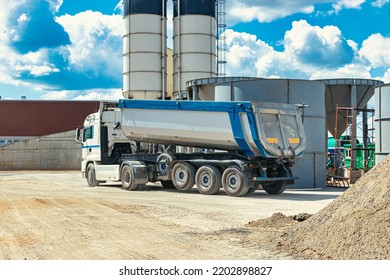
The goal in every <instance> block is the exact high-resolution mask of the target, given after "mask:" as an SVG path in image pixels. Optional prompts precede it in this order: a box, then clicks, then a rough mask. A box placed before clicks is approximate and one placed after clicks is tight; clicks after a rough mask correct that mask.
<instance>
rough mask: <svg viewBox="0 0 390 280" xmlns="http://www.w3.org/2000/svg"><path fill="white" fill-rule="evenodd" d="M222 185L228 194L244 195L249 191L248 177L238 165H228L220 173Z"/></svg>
mask: <svg viewBox="0 0 390 280" xmlns="http://www.w3.org/2000/svg"><path fill="white" fill-rule="evenodd" d="M222 187H223V190H224V191H225V193H226V194H227V195H229V196H244V195H246V194H247V193H248V191H249V188H248V178H247V177H246V176H245V175H244V174H243V173H242V171H241V170H240V169H239V168H238V167H236V166H231V167H228V168H227V169H225V171H224V172H223V174H222Z"/></svg>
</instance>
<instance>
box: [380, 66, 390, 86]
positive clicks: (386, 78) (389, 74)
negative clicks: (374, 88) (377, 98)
mask: <svg viewBox="0 0 390 280" xmlns="http://www.w3.org/2000/svg"><path fill="white" fill-rule="evenodd" d="M382 81H383V82H384V83H390V68H388V69H387V71H386V72H385V74H384V75H383V79H382Z"/></svg>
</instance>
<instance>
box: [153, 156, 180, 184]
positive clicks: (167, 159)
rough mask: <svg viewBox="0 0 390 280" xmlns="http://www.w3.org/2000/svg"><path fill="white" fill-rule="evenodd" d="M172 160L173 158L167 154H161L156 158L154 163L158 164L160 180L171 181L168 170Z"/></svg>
mask: <svg viewBox="0 0 390 280" xmlns="http://www.w3.org/2000/svg"><path fill="white" fill-rule="evenodd" d="M174 159H175V158H174V156H173V155H170V154H168V153H162V154H160V155H159V156H158V157H157V160H156V162H157V164H158V171H159V172H160V173H161V174H159V176H160V178H161V179H165V180H168V179H171V178H170V173H169V169H170V166H171V163H172V161H173V160H174Z"/></svg>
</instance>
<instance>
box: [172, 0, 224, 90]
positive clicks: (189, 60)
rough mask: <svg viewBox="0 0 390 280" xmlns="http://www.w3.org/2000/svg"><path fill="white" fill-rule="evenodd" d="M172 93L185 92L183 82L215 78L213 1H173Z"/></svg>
mask: <svg viewBox="0 0 390 280" xmlns="http://www.w3.org/2000/svg"><path fill="white" fill-rule="evenodd" d="M173 5H174V18H173V34H174V36H173V46H174V47H173V48H174V50H173V61H174V62H173V67H174V69H173V93H174V95H180V93H183V92H186V90H187V88H186V82H187V81H189V80H194V79H198V78H205V77H215V76H216V74H217V69H216V68H217V54H216V30H217V20H216V0H173Z"/></svg>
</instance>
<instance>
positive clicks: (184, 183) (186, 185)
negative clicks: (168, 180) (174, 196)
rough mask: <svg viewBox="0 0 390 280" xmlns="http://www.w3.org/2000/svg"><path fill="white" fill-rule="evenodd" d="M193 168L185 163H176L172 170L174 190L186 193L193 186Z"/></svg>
mask: <svg viewBox="0 0 390 280" xmlns="http://www.w3.org/2000/svg"><path fill="white" fill-rule="evenodd" d="M195 172H196V171H195V167H194V166H193V165H192V164H190V163H187V162H178V163H176V164H175V166H174V167H173V169H172V176H171V177H172V182H173V184H174V185H175V187H176V189H178V190H180V191H187V190H189V189H191V188H192V187H193V186H194V184H195Z"/></svg>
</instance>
